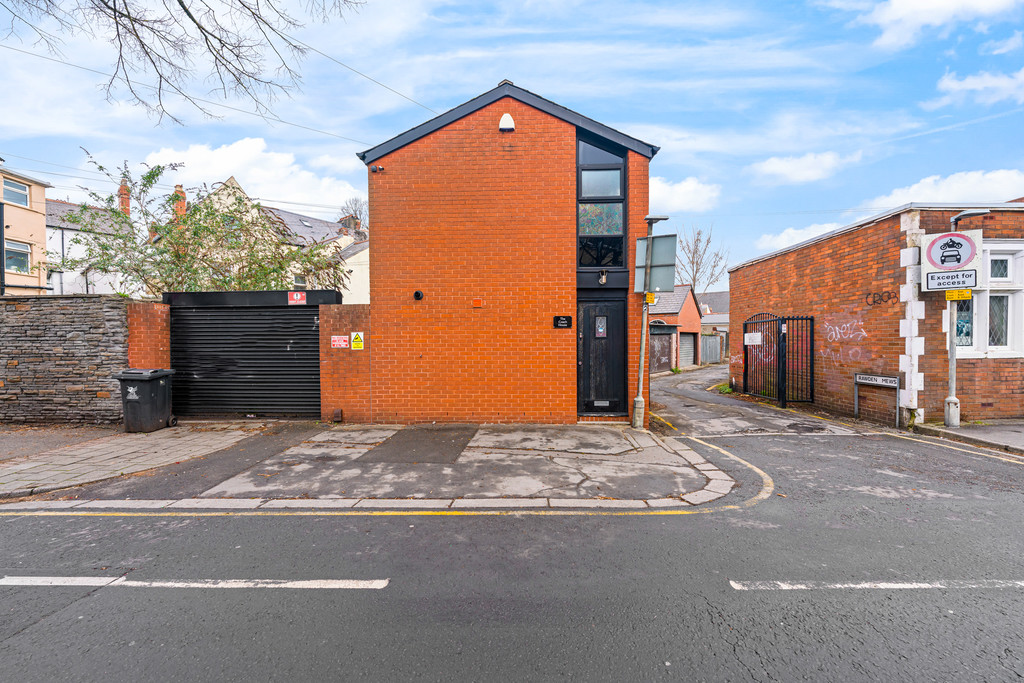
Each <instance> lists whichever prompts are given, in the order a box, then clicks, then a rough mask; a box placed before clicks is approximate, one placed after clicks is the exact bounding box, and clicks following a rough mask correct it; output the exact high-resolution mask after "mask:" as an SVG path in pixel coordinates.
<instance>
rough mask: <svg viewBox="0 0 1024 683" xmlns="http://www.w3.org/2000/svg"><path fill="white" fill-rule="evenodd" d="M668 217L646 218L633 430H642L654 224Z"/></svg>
mask: <svg viewBox="0 0 1024 683" xmlns="http://www.w3.org/2000/svg"><path fill="white" fill-rule="evenodd" d="M667 219H668V216H646V217H645V218H644V220H645V221H647V241H646V249H645V252H646V253H645V259H644V312H643V316H642V317H641V318H640V327H641V330H640V368H639V370H638V371H637V383H636V398H634V399H633V429H643V428H644V412H645V407H644V360H645V356H646V353H645V352H646V351H647V292H648V290H650V288H651V258H652V257H653V252H654V248H653V247H654V240H653V239H651V238H652V237H653V236H654V224H655V223H657V222H658V221H664V220H667Z"/></svg>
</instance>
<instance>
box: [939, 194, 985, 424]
mask: <svg viewBox="0 0 1024 683" xmlns="http://www.w3.org/2000/svg"><path fill="white" fill-rule="evenodd" d="M987 213H990V211H989V210H988V209H970V210H968V211H961V212H960V213H958V214H957V215H955V216H953V217H952V218H950V219H949V231H950V232H956V228H957V225H959V224H960V221H962V220H963V219H964V218H971V217H972V216H984V215H985V214H987ZM946 321H947V323H948V325H949V396H947V397H946V404H945V413H944V415H943V422H944V423H945V425H946V426H947V427H959V426H960V399H958V398H957V397H956V302H955V301H947V302H946Z"/></svg>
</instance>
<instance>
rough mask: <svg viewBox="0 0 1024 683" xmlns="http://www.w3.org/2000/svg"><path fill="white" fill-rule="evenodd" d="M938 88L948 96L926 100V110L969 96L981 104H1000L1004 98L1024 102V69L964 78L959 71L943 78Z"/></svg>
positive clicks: (985, 73) (985, 72)
mask: <svg viewBox="0 0 1024 683" xmlns="http://www.w3.org/2000/svg"><path fill="white" fill-rule="evenodd" d="M936 88H937V89H938V90H939V92H942V93H945V95H944V96H943V97H939V98H937V99H935V100H931V101H929V102H925V103H924V105H923V106H924V108H925V109H929V110H931V109H938V108H939V107H944V106H946V105H948V104H951V103H953V102H958V101H961V100H963V99H965V98H968V97H970V98H972V99H973V100H974V101H975V102H977V103H979V104H997V103H999V102H1002V101H1004V100H1012V101H1014V102H1016V103H1017V104H1022V103H1024V69H1021V70H1020V71H1018V72H1017V73H1013V74H1003V73H989V72H987V71H981V72H979V73H976V74H973V75H971V76H964V77H963V78H957V75H956V73H948V74H946V75H944V76H943V77H942V78H940V79H939V83H938V85H937V86H936Z"/></svg>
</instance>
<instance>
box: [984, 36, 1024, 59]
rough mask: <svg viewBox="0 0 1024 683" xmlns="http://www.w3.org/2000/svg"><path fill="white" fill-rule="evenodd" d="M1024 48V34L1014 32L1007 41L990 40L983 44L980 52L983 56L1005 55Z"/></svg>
mask: <svg viewBox="0 0 1024 683" xmlns="http://www.w3.org/2000/svg"><path fill="white" fill-rule="evenodd" d="M1022 47H1024V33H1022V32H1021V31H1014V32H1013V35H1012V36H1010V37H1009V38H1007V39H1006V40H990V41H988V42H987V43H985V44H983V45H982V46H981V48H980V49H979V52H980V53H981V54H983V55H1005V54H1009V53H1011V52H1016V51H1017V50H1019V49H1021V48H1022Z"/></svg>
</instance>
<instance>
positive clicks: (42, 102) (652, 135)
mask: <svg viewBox="0 0 1024 683" xmlns="http://www.w3.org/2000/svg"><path fill="white" fill-rule="evenodd" d="M2 12H3V11H2V10H0V23H3V24H7V23H8V20H7V18H5V17H3V16H2ZM1022 18H1024V0H886V1H884V2H878V1H875V0H817V1H811V2H772V3H767V2H752V1H743V0H717V1H715V2H707V3H692V2H605V1H603V0H585V1H575V0H548V1H545V2H541V1H532V0H521V1H520V2H515V3H509V2H505V3H489V2H481V1H478V0H469V1H466V2H462V1H459V0H366V3H365V4H364V5H363V6H362V7H361V8H360V9H359V10H358V11H356V12H350V13H348V14H347V15H346V17H345V18H344V19H342V20H334V21H333V22H331V23H330V24H326V25H325V24H316V23H308V24H307V25H306V27H305V28H303V29H301V30H299V31H297V32H296V35H297V37H299V38H300V39H301V40H303V41H304V42H306V43H307V44H309V45H311V46H313V47H315V48H317V49H318V50H320V51H322V52H324V53H326V54H328V55H330V56H331V57H334V58H335V59H336V60H338V61H340V62H343V63H344V64H346V65H348V66H349V67H351V68H352V69H356V70H358V71H360V72H362V73H363V74H366V75H368V76H371V77H372V78H374V79H376V80H377V81H380V82H381V83H384V84H386V85H388V86H389V87H390V88H393V89H394V90H397V91H399V92H400V93H403V94H404V95H406V96H407V97H408V98H411V99H412V100H415V102H417V103H420V104H415V103H413V102H411V101H410V100H409V99H405V98H403V97H400V96H398V95H396V94H394V93H393V92H390V91H388V90H386V89H384V88H382V87H380V86H379V85H377V84H375V83H373V82H372V81H370V80H368V79H366V78H363V77H361V76H359V75H357V74H356V73H354V72H353V71H351V70H349V69H346V68H344V67H342V66H339V65H338V64H337V63H335V62H333V61H330V60H328V59H326V58H324V57H321V56H320V55H317V54H311V55H309V56H308V57H307V58H306V59H304V60H303V61H302V62H301V63H300V65H299V68H300V71H301V73H302V79H303V80H302V84H301V89H300V90H298V91H296V92H294V93H292V95H291V96H290V97H288V98H284V99H280V100H278V101H277V102H275V103H274V105H273V106H274V113H275V114H276V116H278V117H279V118H280V119H282V120H284V121H287V122H290V123H294V124H298V125H299V126H305V127H308V128H313V129H316V130H318V131H322V132H313V131H310V130H306V129H304V128H300V127H297V126H289V125H283V124H280V123H273V122H268V121H266V120H264V119H261V118H259V117H256V116H250V115H246V114H242V113H238V112H235V111H231V110H224V109H219V108H217V107H211V109H210V111H211V112H213V113H215V114H217V115H218V116H219V118H210V117H208V116H205V115H203V114H202V113H200V112H198V111H196V110H194V109H193V108H190V107H189V106H188V105H187V104H184V103H177V102H173V101H172V103H171V109H172V111H173V113H174V114H175V115H176V116H178V117H180V118H181V119H182V121H183V123H184V125H177V124H174V123H172V122H170V121H166V120H165V121H164V122H158V121H157V119H156V118H154V117H153V116H152V115H150V114H148V113H147V112H146V111H145V110H144V109H142V108H140V107H138V106H133V105H130V104H127V103H124V102H117V101H114V102H110V101H107V99H106V98H105V97H104V93H103V90H102V86H103V84H104V79H103V78H102V77H101V76H98V75H96V74H92V73H89V72H84V71H81V70H77V69H74V68H72V67H69V66H66V65H63V64H58V63H54V62H52V61H46V60H43V59H40V58H38V57H33V56H29V55H26V54H23V53H21V52H15V51H12V50H10V49H4V50H2V51H0V54H2V57H3V63H4V66H5V68H4V69H3V70H2V71H0V73H2V75H0V82H2V83H3V86H4V87H3V92H4V93H5V95H4V103H3V107H2V109H0V111H2V112H3V113H2V114H0V157H3V158H5V159H6V164H7V166H9V167H11V168H14V169H18V170H22V171H24V172H26V173H28V174H30V175H33V176H36V177H40V178H43V179H45V180H48V181H49V182H51V183H52V184H53V185H54V186H55V187H54V189H53V190H51V191H50V193H49V196H50V197H53V198H58V199H65V198H70V199H72V200H75V201H78V200H81V199H83V198H84V194H83V191H82V190H81V189H80V187H81V186H88V187H89V188H91V189H95V190H97V191H101V192H105V191H111V190H112V188H107V187H105V186H104V184H103V182H102V181H101V180H100V179H99V178H97V177H96V176H95V175H94V174H91V173H89V172H88V169H89V167H88V166H87V165H86V163H85V161H86V160H85V155H84V153H83V152H82V150H81V148H83V147H84V148H86V149H88V150H89V151H90V152H92V153H93V154H94V155H95V156H96V157H97V158H98V159H99V160H100V161H101V162H103V163H105V164H108V165H117V164H120V163H122V162H124V161H128V162H129V164H130V165H133V166H137V165H138V163H139V162H149V163H154V162H171V161H175V162H183V163H184V164H185V166H184V168H183V169H181V170H179V171H177V172H176V173H175V175H174V177H173V180H174V181H175V182H181V183H183V184H185V185H186V186H192V185H197V184H200V183H207V184H212V183H215V182H219V181H222V180H224V179H226V178H227V177H228V176H230V175H234V176H235V177H236V178H237V179H238V181H239V182H240V183H241V184H242V186H243V187H244V188H245V189H246V190H247V191H248V192H249V194H250V195H253V196H255V197H258V198H260V199H261V200H263V201H264V202H265V203H267V204H270V205H275V206H280V207H282V208H287V209H291V210H294V211H299V212H302V213H307V214H310V215H316V216H322V217H326V218H336V217H337V213H338V210H337V208H336V207H337V206H339V205H340V204H342V203H343V202H344V201H345V200H346V199H347V198H349V197H351V196H357V195H358V196H365V191H366V170H365V167H364V166H363V165H362V163H361V162H359V160H358V159H357V158H356V156H355V153H356V152H357V151H361V150H364V149H367V148H369V147H371V146H373V145H376V144H378V143H380V142H383V141H384V140H386V139H388V138H391V137H393V136H394V135H396V134H398V133H400V132H402V131H405V130H407V129H408V128H411V127H413V126H415V125H417V124H419V123H422V122H423V121H425V120H428V119H429V118H432V117H433V116H434V115H435V114H434V113H432V112H431V111H429V110H428V108H429V109H430V110H434V111H435V112H438V113H440V112H444V111H446V110H448V109H450V108H452V107H454V106H457V105H459V104H461V103H462V102H465V101H466V100H468V99H470V98H472V97H475V96H476V95H478V94H480V93H482V92H485V91H487V90H489V89H491V88H493V87H494V86H496V85H497V84H498V83H499V81H501V80H502V79H504V78H508V79H509V80H511V81H513V82H515V83H516V85H519V86H521V87H523V88H526V89H527V90H531V91H533V92H535V93H537V94H539V95H541V96H543V97H546V98H548V99H550V100H553V101H555V102H557V103H559V104H562V105H564V106H567V107H569V108H571V109H574V110H576V111H578V112H580V113H582V114H584V115H586V116H589V117H591V118H593V119H596V120H598V121H600V122H602V123H605V124H607V125H610V126H612V127H614V128H617V129H619V130H621V131H623V132H625V133H628V134H630V135H633V136H635V137H638V138H641V139H643V140H645V141H647V142H650V143H652V144H655V145H658V146H660V147H661V152H660V153H659V154H658V155H657V156H656V157H655V158H654V160H653V162H652V164H651V176H652V194H651V206H650V209H651V211H652V212H654V213H665V214H669V215H670V216H671V217H672V220H671V221H669V222H668V223H663V224H661V225H660V226H659V230H660V231H662V232H675V231H677V230H680V229H684V228H689V227H691V226H700V227H703V228H705V229H706V228H709V227H710V228H713V230H714V235H715V237H716V238H717V239H719V240H720V241H721V242H722V244H723V245H724V246H726V247H727V248H728V249H729V253H730V262H731V263H733V264H735V263H739V262H741V261H744V260H747V259H749V258H753V257H755V256H757V255H759V254H763V253H766V252H768V251H772V250H774V249H776V248H779V247H782V246H785V245H786V244H788V243H792V242H795V241H799V240H802V239H806V238H807V237H810V236H812V235H814V234H816V233H818V232H822V231H825V230H827V229H831V228H834V227H839V226H841V225H845V224H848V223H850V222H853V221H855V220H858V219H859V218H862V217H864V216H867V215H871V214H874V213H878V212H881V211H885V210H887V209H889V208H892V207H895V206H898V205H900V204H904V203H906V202H909V201H922V202H925V201H942V202H960V201H964V202H966V201H970V202H985V201H1005V200H1008V199H1012V198H1016V197H1020V196H1024V144H1022V141H1021V139H1022V135H1021V131H1022V130H1024V37H1022V31H1024V23H1022V21H1021V20H1022ZM0 45H6V46H8V47H16V48H17V49H19V50H25V51H28V52H33V53H36V54H42V55H46V54H47V53H46V51H45V50H44V49H43V48H42V47H40V46H37V45H33V44H32V43H31V41H28V40H19V39H18V38H17V37H13V38H12V37H8V38H5V39H3V40H2V41H0ZM112 54H113V53H112V48H110V47H109V45H108V44H106V43H105V42H104V41H103V40H100V39H96V38H92V37H89V36H77V37H74V38H72V39H70V40H68V41H67V42H66V44H65V46H64V48H63V52H62V55H61V56H60V57H59V58H61V59H64V60H67V61H70V62H74V63H76V64H79V65H81V66H85V67H88V68H92V69H96V70H99V71H109V70H110V65H111V58H112ZM190 92H193V93H195V94H196V95H198V96H200V97H208V96H209V95H208V92H209V85H208V84H205V83H203V82H196V83H193V84H192V85H191V87H190ZM227 103H228V104H231V105H232V106H235V107H240V108H243V109H246V110H251V109H252V106H251V104H249V103H246V102H244V101H229V102H227ZM421 105H422V106H421ZM345 138H348V139H345ZM371 221H372V217H371Z"/></svg>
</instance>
